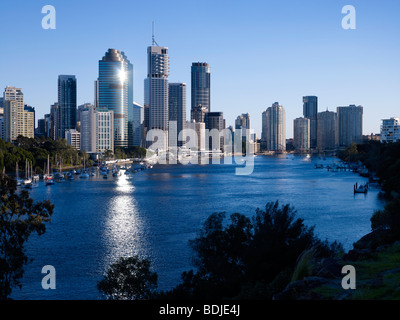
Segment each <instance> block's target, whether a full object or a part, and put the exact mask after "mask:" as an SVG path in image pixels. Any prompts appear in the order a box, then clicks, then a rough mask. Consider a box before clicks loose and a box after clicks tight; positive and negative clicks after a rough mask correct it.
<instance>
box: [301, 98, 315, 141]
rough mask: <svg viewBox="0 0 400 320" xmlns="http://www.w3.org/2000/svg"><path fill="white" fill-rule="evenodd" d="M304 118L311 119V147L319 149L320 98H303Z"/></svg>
mask: <svg viewBox="0 0 400 320" xmlns="http://www.w3.org/2000/svg"><path fill="white" fill-rule="evenodd" d="M303 117H304V118H308V119H310V147H311V148H312V149H314V148H316V147H317V144H318V143H317V137H318V97H316V96H305V97H303Z"/></svg>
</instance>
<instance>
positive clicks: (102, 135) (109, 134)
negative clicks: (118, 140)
mask: <svg viewBox="0 0 400 320" xmlns="http://www.w3.org/2000/svg"><path fill="white" fill-rule="evenodd" d="M95 116H96V121H95V122H96V152H105V151H107V150H111V151H113V150H114V138H115V135H114V123H115V120H114V111H112V110H107V109H100V108H97V109H96V110H95Z"/></svg>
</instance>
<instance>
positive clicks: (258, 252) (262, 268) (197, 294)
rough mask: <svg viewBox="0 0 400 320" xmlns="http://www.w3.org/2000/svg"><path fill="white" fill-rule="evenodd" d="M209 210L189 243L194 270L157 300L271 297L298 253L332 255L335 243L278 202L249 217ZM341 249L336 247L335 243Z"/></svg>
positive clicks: (285, 279)
mask: <svg viewBox="0 0 400 320" xmlns="http://www.w3.org/2000/svg"><path fill="white" fill-rule="evenodd" d="M224 220H225V213H214V214H212V215H211V216H209V217H208V219H207V220H206V221H205V222H204V225H203V227H202V229H201V230H200V232H199V234H198V236H197V237H196V238H195V239H194V240H191V241H190V242H189V244H190V246H191V247H192V249H193V251H194V254H195V258H194V264H195V266H196V267H197V270H196V271H194V270H190V271H188V272H184V273H183V274H182V282H181V283H180V284H178V286H177V287H176V288H174V289H173V290H171V291H169V292H165V293H162V294H160V295H159V297H160V298H173V299H203V298H205V297H207V298H208V299H236V298H246V299H247V298H257V299H259V298H263V299H265V298H271V297H272V296H273V294H275V293H277V292H279V291H280V290H283V289H284V287H285V286H286V285H287V284H288V283H289V282H290V280H291V278H292V274H293V272H294V269H295V267H296V262H297V260H298V258H299V256H300V255H301V254H302V253H303V252H304V251H305V250H307V249H309V248H315V250H316V252H317V253H316V257H322V256H330V255H332V256H333V255H334V254H336V250H337V249H336V247H335V246H329V245H328V244H327V243H326V242H321V241H320V240H319V239H318V238H317V237H315V236H314V229H313V227H307V226H305V225H304V221H303V219H300V218H296V210H295V209H294V208H292V207H291V206H289V205H282V206H280V205H279V202H278V201H276V202H269V203H267V205H266V206H265V209H264V210H260V209H257V210H256V215H255V216H253V217H252V219H250V218H248V217H246V216H244V215H242V214H239V213H234V214H232V215H231V216H230V222H229V223H226V222H225V221H224ZM338 248H340V246H339V247H338Z"/></svg>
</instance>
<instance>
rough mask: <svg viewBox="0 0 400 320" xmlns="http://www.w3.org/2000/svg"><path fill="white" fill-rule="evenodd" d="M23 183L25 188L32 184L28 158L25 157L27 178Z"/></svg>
mask: <svg viewBox="0 0 400 320" xmlns="http://www.w3.org/2000/svg"><path fill="white" fill-rule="evenodd" d="M22 184H23V186H24V187H25V188H30V187H31V184H32V179H31V178H30V177H29V165H28V159H25V179H24V181H23V182H22Z"/></svg>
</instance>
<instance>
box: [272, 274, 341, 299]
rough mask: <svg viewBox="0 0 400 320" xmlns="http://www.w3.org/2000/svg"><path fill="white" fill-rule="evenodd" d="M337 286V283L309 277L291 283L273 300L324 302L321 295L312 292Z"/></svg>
mask: <svg viewBox="0 0 400 320" xmlns="http://www.w3.org/2000/svg"><path fill="white" fill-rule="evenodd" d="M325 285H328V286H336V285H337V284H336V282H335V283H334V282H332V280H330V279H325V278H322V277H308V278H305V279H303V280H299V281H295V282H292V283H289V284H288V285H287V287H286V288H285V289H284V290H283V291H282V292H281V293H278V294H276V295H275V296H274V297H273V300H323V299H325V298H324V297H323V296H322V295H321V294H319V293H316V292H314V291H312V289H315V288H317V287H320V286H325Z"/></svg>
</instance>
